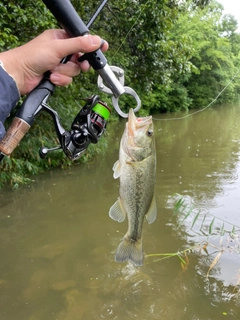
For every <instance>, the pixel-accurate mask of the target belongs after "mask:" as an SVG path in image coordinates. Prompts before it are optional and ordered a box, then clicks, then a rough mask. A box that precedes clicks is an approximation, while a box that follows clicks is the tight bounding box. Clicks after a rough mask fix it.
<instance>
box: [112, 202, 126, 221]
mask: <svg viewBox="0 0 240 320" xmlns="http://www.w3.org/2000/svg"><path fill="white" fill-rule="evenodd" d="M109 216H110V217H111V218H112V219H113V220H115V221H118V222H123V221H124V220H125V218H126V213H125V212H124V210H123V208H122V206H121V202H120V200H119V199H118V200H117V201H116V202H115V203H114V204H113V205H112V206H111V208H110V210H109Z"/></svg>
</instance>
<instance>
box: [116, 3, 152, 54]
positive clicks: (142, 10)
mask: <svg viewBox="0 0 240 320" xmlns="http://www.w3.org/2000/svg"><path fill="white" fill-rule="evenodd" d="M149 2H150V0H148V1H147V2H146V3H145V4H144V6H143V8H141V10H140V13H139V15H138V16H137V18H136V20H135V21H134V22H133V24H132V26H131V28H130V29H129V31H128V32H127V34H126V36H125V37H124V38H123V40H122V42H121V44H120V45H119V47H118V48H117V50H116V51H115V52H114V54H113V58H114V57H115V55H116V54H117V53H118V52H119V50H120V49H121V48H122V46H123V44H124V43H125V42H126V39H127V37H128V35H129V34H130V33H131V32H132V29H133V28H134V26H135V24H136V23H137V22H138V20H139V18H140V16H141V15H142V13H143V12H144V10H145V7H146V6H147V4H148V3H149Z"/></svg>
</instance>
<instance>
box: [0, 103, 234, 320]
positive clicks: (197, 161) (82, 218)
mask: <svg viewBox="0 0 240 320" xmlns="http://www.w3.org/2000/svg"><path fill="white" fill-rule="evenodd" d="M183 115H184V114H177V115H172V114H171V115H156V117H157V118H161V119H162V120H161V121H155V133H156V144H157V158H158V171H157V184H156V196H157V204H158V217H157V220H156V221H155V223H154V224H152V225H148V224H147V223H146V224H145V225H144V232H143V235H144V240H143V244H144V250H145V253H146V255H150V254H169V255H161V256H154V257H149V256H146V258H145V264H144V266H143V267H141V268H135V267H133V266H132V265H131V264H126V263H124V264H117V263H115V262H114V254H115V250H116V248H117V246H118V243H119V241H120V239H121V237H122V236H123V235H124V233H125V231H126V229H127V224H126V223H125V222H124V223H122V224H119V223H117V222H115V221H113V220H111V219H110V218H109V217H108V210H109V208H110V207H111V205H112V204H113V202H114V201H115V200H116V198H117V196H118V180H114V179H113V178H112V170H111V168H112V165H113V163H114V162H115V161H116V160H117V157H118V144H119V139H120V137H121V134H122V132H123V126H124V121H123V122H122V123H120V124H118V125H117V128H116V126H115V125H112V127H110V128H109V132H110V137H109V139H108V144H109V147H108V152H107V153H106V155H104V156H101V157H99V158H95V159H94V160H93V162H92V163H90V164H88V165H79V166H76V167H74V168H71V169H69V170H67V171H61V170H55V171H51V172H48V173H46V174H43V175H41V176H38V177H37V178H36V181H35V183H33V184H31V185H29V186H25V187H22V188H20V190H17V191H11V190H10V191H9V190H2V191H1V195H0V319H1V320H19V319H21V320H81V319H84V320H97V319H99V320H100V319H121V320H125V319H126V320H128V319H138V320H147V319H164V320H171V319H172V320H180V319H189V320H197V319H199V320H208V319H211V320H215V319H216V320H219V319H239V316H240V311H239V310H240V308H239V307H240V302H239V301H240V300H239V295H238V291H239V289H240V288H239V286H238V280H239V279H238V278H240V275H239V273H238V270H239V269H240V260H239V252H240V247H239V245H240V239H239V235H240V233H239V227H238V226H240V196H239V194H240V178H239V174H240V158H239V156H240V126H239V123H240V106H225V107H219V108H213V109H209V110H206V111H204V112H202V113H199V114H196V115H195V116H192V117H188V118H186V119H183V120H172V118H174V117H179V116H183ZM176 194H178V196H176ZM179 197H180V198H181V199H183V200H184V205H185V207H183V206H182V207H180V212H177V213H175V214H174V205H175V203H176V201H177V199H179ZM190 248H191V249H190ZM187 249H189V250H187ZM177 252H180V253H179V254H180V256H181V259H182V261H181V260H180V259H179V258H178V257H177V256H176V253H177ZM216 257H217V258H216ZM163 258H164V259H163ZM214 259H215V262H216V263H215V264H214ZM216 260H217V261H216ZM181 262H182V263H181Z"/></svg>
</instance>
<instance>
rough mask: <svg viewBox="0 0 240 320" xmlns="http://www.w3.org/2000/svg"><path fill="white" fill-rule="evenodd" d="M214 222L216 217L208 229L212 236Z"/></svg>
mask: <svg viewBox="0 0 240 320" xmlns="http://www.w3.org/2000/svg"><path fill="white" fill-rule="evenodd" d="M214 221H215V217H214V218H213V219H212V222H211V223H210V225H209V228H208V232H209V234H210V235H211V234H212V229H213V225H214Z"/></svg>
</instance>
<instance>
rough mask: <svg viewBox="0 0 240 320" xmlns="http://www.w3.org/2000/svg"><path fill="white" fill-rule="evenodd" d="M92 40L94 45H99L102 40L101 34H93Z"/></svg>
mask: <svg viewBox="0 0 240 320" xmlns="http://www.w3.org/2000/svg"><path fill="white" fill-rule="evenodd" d="M91 40H92V44H93V45H99V42H100V38H99V36H92V39H91Z"/></svg>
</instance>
